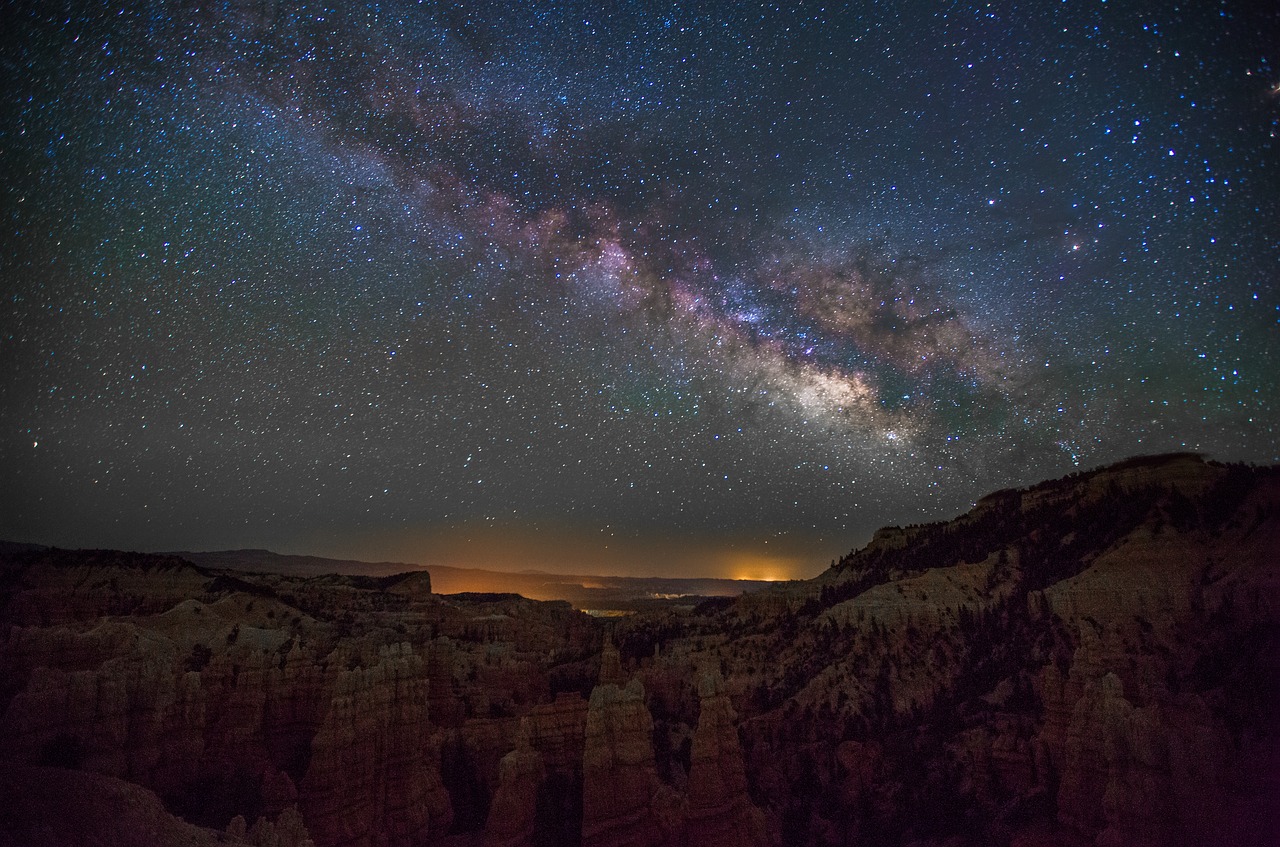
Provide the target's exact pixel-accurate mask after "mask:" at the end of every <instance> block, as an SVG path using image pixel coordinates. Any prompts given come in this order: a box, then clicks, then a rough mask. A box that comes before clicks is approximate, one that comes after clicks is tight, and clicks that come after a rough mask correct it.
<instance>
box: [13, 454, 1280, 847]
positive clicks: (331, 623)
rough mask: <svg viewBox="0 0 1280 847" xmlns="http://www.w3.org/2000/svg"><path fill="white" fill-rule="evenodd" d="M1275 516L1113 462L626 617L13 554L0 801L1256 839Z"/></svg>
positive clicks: (780, 828)
mask: <svg viewBox="0 0 1280 847" xmlns="http://www.w3.org/2000/svg"><path fill="white" fill-rule="evenodd" d="M1278 517H1280V473H1277V471H1276V470H1275V469H1250V468H1240V467H1230V466H1219V465H1213V464H1210V463H1206V462H1203V461H1201V460H1200V459H1198V458H1196V457H1189V456H1178V457H1163V458H1158V459H1147V460H1141V461H1135V462H1128V463H1122V464H1121V465H1118V466H1115V467H1112V468H1107V469H1103V470H1101V471H1098V472H1094V473H1090V474H1082V475H1079V476H1077V477H1073V478H1068V479H1065V480H1058V481H1054V482H1050V483H1044V484H1042V485H1039V486H1034V487H1032V488H1030V489H1027V490H1024V491H1006V492H998V493H996V494H994V495H991V496H990V497H987V498H984V499H983V500H982V501H981V502H980V503H979V504H978V505H977V506H976V507H975V508H974V509H973V510H972V511H971V512H970V513H969V514H967V515H964V516H961V517H960V518H957V519H956V520H954V521H951V522H948V523H943V524H934V525H928V526H921V527H907V528H905V529H896V528H895V529H893V530H886V531H884V532H881V533H878V534H877V537H876V539H874V540H873V542H872V543H871V544H870V545H868V547H867V548H866V549H864V550H861V551H856V552H854V553H852V554H850V555H849V556H847V557H845V558H844V559H843V560H841V562H839V563H838V564H837V565H836V566H834V567H833V568H832V569H831V570H829V571H828V572H826V573H824V574H823V575H822V576H821V577H819V578H818V579H815V580H811V581H808V582H803V583H792V584H787V585H782V586H778V587H776V588H774V589H771V590H769V591H768V592H766V593H763V594H760V595H756V596H750V597H743V598H741V599H739V600H737V601H728V600H725V601H715V602H708V603H704V604H702V605H699V606H698V607H696V608H695V609H693V610H692V611H690V610H689V609H688V608H687V607H678V606H673V607H672V608H671V609H668V610H666V611H657V612H654V613H647V614H643V615H635V616H632V617H630V618H626V619H622V620H620V621H617V622H614V623H602V622H601V621H598V620H594V619H592V618H589V617H587V616H586V615H583V614H580V613H577V612H574V611H573V610H572V609H570V608H569V607H568V606H567V605H566V604H563V603H535V602H532V601H528V600H525V599H523V598H519V597H515V596H513V595H459V596H455V597H439V596H437V595H434V594H432V593H431V592H430V590H429V589H430V585H429V579H428V578H427V577H426V576H425V575H424V574H410V575H395V576H391V577H377V578H373V577H339V576H329V577H316V578H309V579H304V578H300V577H288V576H281V575H271V574H261V575H253V574H247V573H237V574H230V573H222V572H216V571H210V570H205V569H201V568H197V567H195V566H192V565H190V564H189V563H185V562H182V561H181V560H179V559H175V558H173V557H163V556H140V555H135V554H124V553H112V552H103V551H80V552H63V551H34V552H21V553H9V554H5V556H4V557H0V558H3V561H0V764H2V765H3V769H4V771H5V772H6V773H8V774H15V773H28V774H38V775H40V778H39V781H38V782H37V783H35V784H33V786H32V787H31V790H27V789H22V790H19V789H20V788H21V786H20V785H17V784H15V783H14V782H13V780H12V779H10V780H9V781H8V782H6V783H4V785H5V786H6V790H7V791H9V792H10V794H11V795H12V796H13V797H15V798H17V799H15V802H19V801H21V798H22V797H26V798H27V799H29V800H30V801H31V802H32V803H35V804H36V805H35V808H38V809H41V810H44V811H43V812H39V813H37V814H44V813H48V814H50V815H52V814H54V812H53V811H51V810H52V809H53V808H54V807H56V806H57V804H58V802H59V800H58V798H59V796H60V794H59V790H57V789H56V788H53V789H51V788H48V787H49V786H59V785H61V786H65V787H66V790H65V791H64V792H62V793H63V794H65V796H66V797H67V798H68V800H67V802H71V800H70V798H74V797H80V796H85V795H86V793H93V792H101V794H102V796H103V797H110V798H116V799H118V800H119V801H120V802H121V803H125V804H126V805H127V806H128V808H129V809H131V810H132V811H131V812H129V814H126V815H123V816H122V817H121V818H120V819H119V820H113V821H107V820H105V819H104V820H103V821H101V822H100V823H101V826H102V828H103V830H102V831H103V832H108V833H117V834H118V833H119V832H120V831H123V828H127V827H129V826H132V827H135V828H136V829H137V830H138V832H140V833H143V834H142V835H140V836H139V838H140V839H141V840H139V841H138V842H137V843H141V844H146V843H174V844H182V843H191V844H203V843H206V842H209V839H210V838H212V839H213V841H215V842H217V841H218V839H221V841H220V842H218V843H232V844H235V843H242V844H255V845H258V847H277V845H279V847H306V845H307V844H308V843H312V844H314V845H316V847H330V845H334V847H337V845H344V847H345V845H352V847H382V846H383V845H387V847H391V845H405V846H406V847H408V845H431V844H437V843H445V844H449V845H450V847H453V845H459V844H464V843H467V844H472V845H475V844H481V843H483V844H487V845H491V847H515V845H526V844H566V845H574V844H586V845H627V844H630V845H637V847H639V845H645V846H646V847H657V845H673V847H674V845H694V844H698V845H716V844H725V845H728V844H734V845H763V844H778V843H790V844H820V845H828V844H830V845H840V844H849V845H853V844H867V843H886V844H898V843H912V842H914V843H917V844H921V845H927V844H943V843H947V844H954V845H960V844H1001V845H1003V844H1021V845H1031V844H1044V843H1054V844H1097V845H1104V847H1109V845H1122V844H1125V845H1128V844H1144V845H1152V847H1155V845H1160V846H1161V847H1165V846H1166V845H1168V847H1181V845H1192V844H1197V845H1198V844H1208V845H1214V844H1224V845H1225V844H1234V843H1250V842H1251V841H1252V842H1253V843H1276V842H1277V841H1280V831H1278V828H1277V820H1276V818H1277V812H1276V809H1278V808H1280V803H1277V802H1276V798H1277V797H1280V767H1277V763H1278V762H1280V756H1277V754H1276V752H1277V751H1278V750H1280V740H1278V738H1277V729H1276V728H1277V727H1278V726H1280V720H1278V718H1280V710H1278V709H1277V704H1278V703H1280V561H1278V557H1280V553H1278V551H1280V520H1278ZM593 684H594V687H593ZM588 693H589V694H590V696H589V697H586V696H584V695H586V694H588ZM40 786H44V788H40ZM33 792H34V793H33ZM22 802H25V801H22ZM0 806H3V803H0ZM86 808H88V809H89V810H90V811H89V812H88V815H89V817H92V816H93V815H95V814H103V815H105V814H106V813H105V812H102V811H101V810H102V809H103V808H105V807H104V806H103V804H102V802H94V803H89V804H87V806H86ZM94 810H98V811H94ZM65 811H66V810H65V809H64V812H65ZM130 815H132V817H131V816H130ZM125 822H129V823H125ZM38 826H39V825H38V823H35V824H33V823H32V818H31V816H27V817H26V818H21V819H19V818H15V817H13V816H12V815H10V816H9V817H8V818H6V817H4V816H3V815H2V814H0V830H3V831H0V838H3V837H7V838H9V842H8V843H27V841H23V840H22V838H28V837H30V838H34V839H35V840H32V841H30V843H35V844H53V843H60V842H58V841H57V839H56V838H55V837H54V836H48V837H45V836H39V835H38V834H36V835H33V833H36V832H37V829H38ZM33 827H35V828H34V829H33ZM42 831H43V830H42ZM48 831H49V832H55V833H62V834H63V835H66V833H80V834H86V833H88V834H91V833H92V831H93V822H92V821H91V820H87V819H79V820H77V821H76V822H75V823H74V824H71V823H66V825H65V826H62V827H61V829H59V828H58V827H53V828H52V829H50V830H48ZM15 833H22V836H21V838H19V837H18V836H17V835H15ZM1273 836H1276V838H1272V837H1273ZM42 837H45V840H44V841H40V838H42ZM58 837H61V836H58ZM112 837H114V836H112ZM15 838H18V840H16V841H15V840H14V839H15ZM30 838H28V840H30ZM50 838H53V839H54V840H52V841H51V840H49V839H50ZM67 838H70V836H67V837H66V838H64V839H63V842H62V843H66V841H67ZM147 839H151V841H150V842H149V841H148V840H147ZM1268 839H1272V840H1270V841H1268ZM117 840H118V839H117ZM0 843H4V842H2V841H0ZM209 843H212V842H209Z"/></svg>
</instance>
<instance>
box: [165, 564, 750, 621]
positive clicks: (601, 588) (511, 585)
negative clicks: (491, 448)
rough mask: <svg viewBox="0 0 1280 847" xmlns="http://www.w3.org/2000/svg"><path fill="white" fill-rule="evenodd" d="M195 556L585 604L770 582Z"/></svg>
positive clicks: (267, 569) (705, 593)
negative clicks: (419, 578)
mask: <svg viewBox="0 0 1280 847" xmlns="http://www.w3.org/2000/svg"><path fill="white" fill-rule="evenodd" d="M172 555H175V556H181V557H182V558H184V559H187V560H188V561H190V562H193V563H195V564H197V565H201V566H202V567H207V568H221V569H227V570H237V571H256V572H261V573H278V574H285V575H289V576H303V577H307V576H321V575H323V574H348V575H353V576H354V575H359V576H390V575H392V574H397V573H404V572H406V571H427V572H428V573H430V574H431V588H432V591H434V592H436V593H437V594H461V593H463V592H487V593H513V594H519V595H521V596H523V597H528V598H529V599H531V600H567V601H569V602H570V603H571V604H573V605H574V606H575V607H577V608H583V609H624V608H627V607H628V606H631V605H634V604H636V603H637V602H642V601H645V600H647V599H650V598H655V597H663V598H670V597H676V596H688V597H693V598H699V597H736V596H738V595H739V594H743V593H745V592H749V591H756V590H759V589H761V588H764V587H765V586H767V585H769V584H770V583H768V582H763V581H758V580H745V579H743V580H735V579H717V578H713V577H705V578H703V577H693V578H678V577H626V576H595V575H588V574H556V573H547V572H544V571H519V572H507V571H489V570H484V569H482V568H457V567H452V566H448V565H417V564H406V563H403V562H364V561H359V560H354V559H329V558H324V557H321V556H299V555H291V554H283V553H273V552H271V551H270V550H261V549H247V550H218V551H211V552H199V553H198V552H191V551H180V552H175V553H173V554H172Z"/></svg>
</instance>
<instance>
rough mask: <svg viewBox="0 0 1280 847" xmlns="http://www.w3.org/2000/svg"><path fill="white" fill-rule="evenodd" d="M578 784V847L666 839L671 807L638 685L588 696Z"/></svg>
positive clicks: (641, 846) (652, 846)
mask: <svg viewBox="0 0 1280 847" xmlns="http://www.w3.org/2000/svg"><path fill="white" fill-rule="evenodd" d="M582 782H583V789H582V844H583V847H657V845H660V844H665V843H667V842H668V840H669V839H670V838H671V836H672V831H673V829H674V828H675V823H676V820H675V818H676V816H677V812H676V809H675V804H676V801H675V798H673V797H671V796H670V794H669V792H668V791H667V790H665V788H664V786H663V785H662V783H661V782H660V781H659V780H658V775H657V769H656V767H655V764H654V758H653V718H652V717H651V716H650V714H649V710H648V709H647V708H646V707H645V703H644V687H643V686H642V685H641V684H640V682H639V680H634V679H633V680H632V681H631V682H630V683H628V684H627V686H626V687H625V688H620V687H619V686H617V685H614V684H606V685H598V686H596V687H595V689H594V690H593V691H592V692H591V700H590V703H589V705H588V709H587V726H586V737H585V740H584V750H583V757H582Z"/></svg>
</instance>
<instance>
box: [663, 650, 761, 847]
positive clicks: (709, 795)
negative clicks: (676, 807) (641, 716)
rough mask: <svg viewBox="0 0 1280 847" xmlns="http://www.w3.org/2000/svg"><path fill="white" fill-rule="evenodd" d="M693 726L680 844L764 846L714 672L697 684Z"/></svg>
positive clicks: (729, 709) (729, 712)
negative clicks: (696, 704) (696, 718)
mask: <svg viewBox="0 0 1280 847" xmlns="http://www.w3.org/2000/svg"><path fill="white" fill-rule="evenodd" d="M698 695H699V699H700V708H699V711H698V728H697V730H696V731H695V732H694V734H693V743H692V745H691V749H690V767H689V785H688V799H687V804H686V808H685V811H684V839H683V840H684V843H685V844H690V845H695V844H696V845H706V847H765V845H766V844H768V837H767V835H766V829H765V818H764V814H763V813H762V812H761V811H760V810H759V809H758V808H756V806H755V805H754V804H753V803H752V802H751V798H750V796H749V794H748V789H747V773H746V766H745V763H744V761H743V758H742V745H741V743H740V742H739V740H738V724H737V715H736V714H735V713H734V711H733V706H732V705H731V704H730V702H729V697H728V695H727V694H726V693H725V689H724V680H723V679H721V677H720V673H719V671H716V670H714V669H713V670H708V671H704V672H703V673H702V674H701V676H700V679H699V681H698Z"/></svg>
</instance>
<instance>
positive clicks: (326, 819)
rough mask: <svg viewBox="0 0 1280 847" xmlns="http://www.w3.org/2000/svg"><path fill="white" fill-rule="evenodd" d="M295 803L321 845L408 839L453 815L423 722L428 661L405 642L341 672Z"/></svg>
mask: <svg viewBox="0 0 1280 847" xmlns="http://www.w3.org/2000/svg"><path fill="white" fill-rule="evenodd" d="M330 690H331V691H332V694H331V695H330V699H329V707H328V711H327V713H326V715H325V718H324V721H323V723H322V724H321V725H320V730H319V732H317V733H316V736H315V739H314V741H313V742H312V745H311V762H310V765H309V766H308V768H307V773H306V777H305V778H304V779H303V781H302V784H301V786H300V789H301V797H300V804H301V806H302V809H303V814H304V815H305V817H306V819H307V821H308V822H309V824H310V829H311V831H312V832H313V834H314V837H315V838H316V839H317V841H318V843H320V844H322V845H343V846H344V847H345V845H351V847H372V845H374V844H382V843H387V844H412V843H419V842H422V841H423V840H425V839H426V838H427V836H428V835H431V834H434V833H443V832H444V831H446V830H447V829H448V827H449V823H450V822H451V820H452V811H451V807H450V803H449V797H448V794H447V792H446V791H445V790H444V786H443V784H442V782H441V779H440V770H439V758H438V754H433V749H432V746H431V741H432V739H431V725H430V722H429V721H428V720H427V717H428V716H427V680H426V673H425V665H424V662H423V661H422V659H421V657H419V656H418V655H416V654H415V653H414V652H413V651H412V650H411V649H410V647H409V645H407V644H402V645H392V646H389V647H384V648H382V650H381V651H380V654H379V657H378V662H377V664H375V665H373V666H372V667H368V668H356V669H352V670H339V671H338V672H337V678H336V679H335V681H334V683H333V684H332V685H331V686H330Z"/></svg>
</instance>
